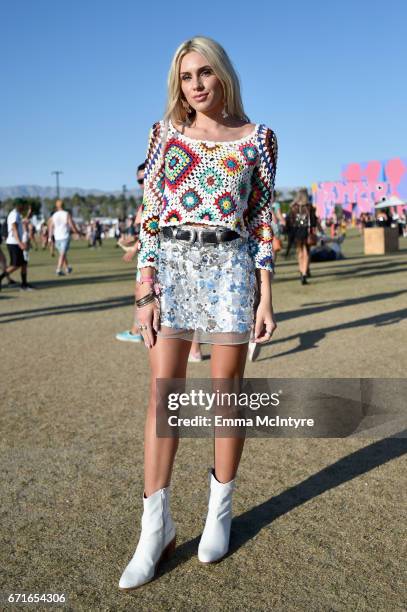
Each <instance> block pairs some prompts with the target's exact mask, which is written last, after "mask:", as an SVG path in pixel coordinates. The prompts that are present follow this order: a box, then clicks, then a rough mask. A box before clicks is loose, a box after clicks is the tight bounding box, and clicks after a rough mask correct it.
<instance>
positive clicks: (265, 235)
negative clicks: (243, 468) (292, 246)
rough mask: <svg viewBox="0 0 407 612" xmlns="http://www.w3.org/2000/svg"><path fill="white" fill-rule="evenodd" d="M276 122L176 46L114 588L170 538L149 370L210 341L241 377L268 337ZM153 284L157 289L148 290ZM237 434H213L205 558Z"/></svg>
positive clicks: (142, 278) (182, 372)
mask: <svg viewBox="0 0 407 612" xmlns="http://www.w3.org/2000/svg"><path fill="white" fill-rule="evenodd" d="M276 160H277V141H276V137H275V134H274V132H273V131H272V130H271V129H270V128H268V127H267V126H265V125H264V124H253V123H251V122H250V121H249V119H248V118H247V116H246V114H245V112H244V109H243V105H242V101H241V95H240V87H239V81H238V77H237V75H236V72H235V70H234V68H233V66H232V64H231V61H230V59H229V57H228V56H227V54H226V52H225V51H224V49H223V48H222V47H221V46H220V45H219V44H218V43H217V42H215V41H214V40H212V39H210V38H206V37H203V36H198V37H195V38H192V39H190V40H187V41H185V42H184V43H182V44H181V45H180V46H179V48H178V49H177V50H176V52H175V55H174V58H173V60H172V64H171V68H170V71H169V77H168V102H167V108H166V112H165V116H164V119H163V120H161V121H160V122H157V123H155V124H154V126H153V128H152V129H151V131H150V139H149V145H148V153H147V162H146V174H145V190H144V199H143V213H142V222H141V230H140V251H139V254H138V263H137V267H138V274H137V281H136V288H135V296H136V320H137V324H138V326H139V329H140V333H141V334H142V335H143V339H144V343H145V346H146V348H147V350H148V357H149V362H150V368H151V380H150V398H149V404H148V408H147V416H146V425H145V453H144V495H143V506H144V512H143V516H142V520H141V526H142V530H141V535H140V539H139V542H138V545H137V548H136V551H135V553H134V555H133V557H132V559H131V560H130V562H129V564H128V565H127V567H126V569H125V570H124V572H123V575H122V577H121V579H120V583H119V587H120V588H121V589H126V590H128V589H133V588H136V587H139V586H141V585H142V584H145V583H146V582H148V581H150V580H151V579H152V578H153V577H154V575H155V573H156V571H157V566H158V563H159V562H160V560H162V559H163V558H165V557H167V556H168V555H169V554H170V553H171V552H172V551H173V550H174V548H175V532H176V529H175V525H174V523H173V520H172V517H171V513H170V506H169V500H170V482H171V473H172V468H173V464H174V459H175V454H176V451H177V447H178V442H179V440H178V438H163V437H157V435H156V418H157V412H156V411H157V410H158V408H157V406H156V400H157V394H156V380H157V379H158V378H165V379H170V380H172V379H185V377H186V369H187V361H188V354H189V351H190V346H191V342H193V341H194V342H203V343H211V344H212V355H211V376H212V379H226V380H231V381H233V380H236V379H241V378H243V373H244V367H245V361H246V354H247V347H248V342H249V340H250V339H251V338H252V339H255V341H256V342H259V343H263V342H267V341H269V340H270V338H271V336H272V334H273V332H274V330H275V328H276V323H275V319H274V314H273V306H272V293H271V276H272V264H273V261H272V237H273V236H272V229H271V222H272V219H271V207H270V203H271V201H272V199H273V192H274V180H275V172H276ZM154 287H155V288H156V289H157V288H158V291H159V296H158V297H157V294H156V293H155V291H154ZM243 445H244V438H237V437H227V438H226V437H222V438H221V437H216V436H215V439H214V454H215V456H214V464H213V466H212V468H211V469H210V473H209V505H208V514H207V517H206V522H205V527H204V530H203V533H202V537H201V539H200V543H199V547H198V558H199V560H200V561H201V562H203V563H212V562H215V561H219V560H220V559H221V558H222V557H223V556H224V555H225V554H226V553H227V551H228V547H229V538H230V527H231V520H232V493H233V490H234V487H235V477H236V473H237V469H238V466H239V462H240V458H241V455H242V451H243Z"/></svg>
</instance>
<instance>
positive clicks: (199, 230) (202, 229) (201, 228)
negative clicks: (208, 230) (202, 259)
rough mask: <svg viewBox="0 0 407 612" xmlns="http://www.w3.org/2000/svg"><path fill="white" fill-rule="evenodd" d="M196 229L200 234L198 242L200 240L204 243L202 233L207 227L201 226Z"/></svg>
mask: <svg viewBox="0 0 407 612" xmlns="http://www.w3.org/2000/svg"><path fill="white" fill-rule="evenodd" d="M195 231H196V233H197V234H198V242H199V244H203V240H202V234H203V232H204V231H205V228H204V227H200V228H198V229H197V230H195Z"/></svg>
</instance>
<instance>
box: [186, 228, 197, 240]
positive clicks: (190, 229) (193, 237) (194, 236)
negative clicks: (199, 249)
mask: <svg viewBox="0 0 407 612" xmlns="http://www.w3.org/2000/svg"><path fill="white" fill-rule="evenodd" d="M189 231H190V232H191V236H190V238H189V240H188V243H189V244H194V242H195V240H196V229H195V228H194V227H190V228H189Z"/></svg>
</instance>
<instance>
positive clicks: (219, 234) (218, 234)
mask: <svg viewBox="0 0 407 612" xmlns="http://www.w3.org/2000/svg"><path fill="white" fill-rule="evenodd" d="M223 232H224V230H223V229H222V228H221V227H217V228H216V230H215V234H216V240H217V242H218V244H219V243H221V242H223V240H222V234H223Z"/></svg>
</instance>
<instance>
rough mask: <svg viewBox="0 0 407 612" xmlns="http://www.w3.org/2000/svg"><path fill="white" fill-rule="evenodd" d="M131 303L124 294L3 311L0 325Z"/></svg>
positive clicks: (132, 300)
mask: <svg viewBox="0 0 407 612" xmlns="http://www.w3.org/2000/svg"><path fill="white" fill-rule="evenodd" d="M132 305H134V297H132V296H128V295H124V296H122V297H116V298H110V299H108V300H100V301H98V302H81V303H80V304H63V305H61V306H44V308H34V309H32V310H20V311H19V312H6V313H3V314H1V315H0V325H1V324H2V323H12V322H13V321H24V320H26V319H35V318H38V317H53V316H56V315H64V314H73V313H82V312H96V311H101V310H111V309H112V308H123V307H124V306H132ZM11 315H13V316H11ZM20 315H23V316H20ZM7 317H8V318H7Z"/></svg>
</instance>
